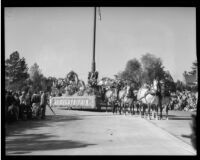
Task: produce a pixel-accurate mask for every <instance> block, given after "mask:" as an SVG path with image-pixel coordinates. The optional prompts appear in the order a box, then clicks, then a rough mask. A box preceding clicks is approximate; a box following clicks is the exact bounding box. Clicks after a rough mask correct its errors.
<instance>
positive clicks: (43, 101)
mask: <svg viewBox="0 0 200 160" xmlns="http://www.w3.org/2000/svg"><path fill="white" fill-rule="evenodd" d="M46 105H47V95H46V93H45V92H42V94H41V101H40V107H41V109H42V116H41V118H42V119H45V111H46Z"/></svg>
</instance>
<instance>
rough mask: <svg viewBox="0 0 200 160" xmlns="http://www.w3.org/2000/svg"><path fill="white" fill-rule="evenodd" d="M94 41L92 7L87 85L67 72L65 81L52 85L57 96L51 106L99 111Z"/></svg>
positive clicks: (73, 73)
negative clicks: (90, 58) (90, 60)
mask: <svg viewBox="0 0 200 160" xmlns="http://www.w3.org/2000/svg"><path fill="white" fill-rule="evenodd" d="M95 41H96V7H94V27H93V54H92V69H91V71H90V72H89V74H88V84H87V85H85V83H84V82H83V81H82V80H79V77H78V75H77V74H76V73H75V72H74V71H71V72H69V73H68V74H67V76H66V78H65V79H60V80H58V81H56V82H55V83H54V85H53V89H52V90H53V91H54V92H57V93H58V94H57V95H59V96H56V97H52V98H51V105H52V106H63V107H66V108H70V109H74V108H75V109H97V110H101V107H100V103H99V101H100V99H101V98H100V97H101V95H100V91H99V86H98V82H97V80H98V72H97V71H96V64H95ZM61 95H62V96H61Z"/></svg>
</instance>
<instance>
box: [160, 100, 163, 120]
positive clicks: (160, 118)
mask: <svg viewBox="0 0 200 160" xmlns="http://www.w3.org/2000/svg"><path fill="white" fill-rule="evenodd" d="M162 109H163V108H162V104H161V105H160V120H161V119H162Z"/></svg>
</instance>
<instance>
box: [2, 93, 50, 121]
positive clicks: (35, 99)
mask: <svg viewBox="0 0 200 160" xmlns="http://www.w3.org/2000/svg"><path fill="white" fill-rule="evenodd" d="M47 103H48V93H47V92H44V91H40V92H34V93H33V94H31V92H25V91H22V92H21V91H12V90H6V91H5V120H6V122H11V121H18V120H28V119H45V110H46V105H47Z"/></svg>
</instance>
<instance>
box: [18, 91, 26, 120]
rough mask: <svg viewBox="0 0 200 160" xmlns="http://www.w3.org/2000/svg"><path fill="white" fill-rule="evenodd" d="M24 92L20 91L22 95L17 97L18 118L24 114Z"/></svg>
mask: <svg viewBox="0 0 200 160" xmlns="http://www.w3.org/2000/svg"><path fill="white" fill-rule="evenodd" d="M25 96H26V94H25V92H24V91H23V92H22V95H21V96H20V97H19V100H20V107H19V118H21V119H23V118H24V117H23V116H24V115H23V113H24V111H25V110H26V99H25Z"/></svg>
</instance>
